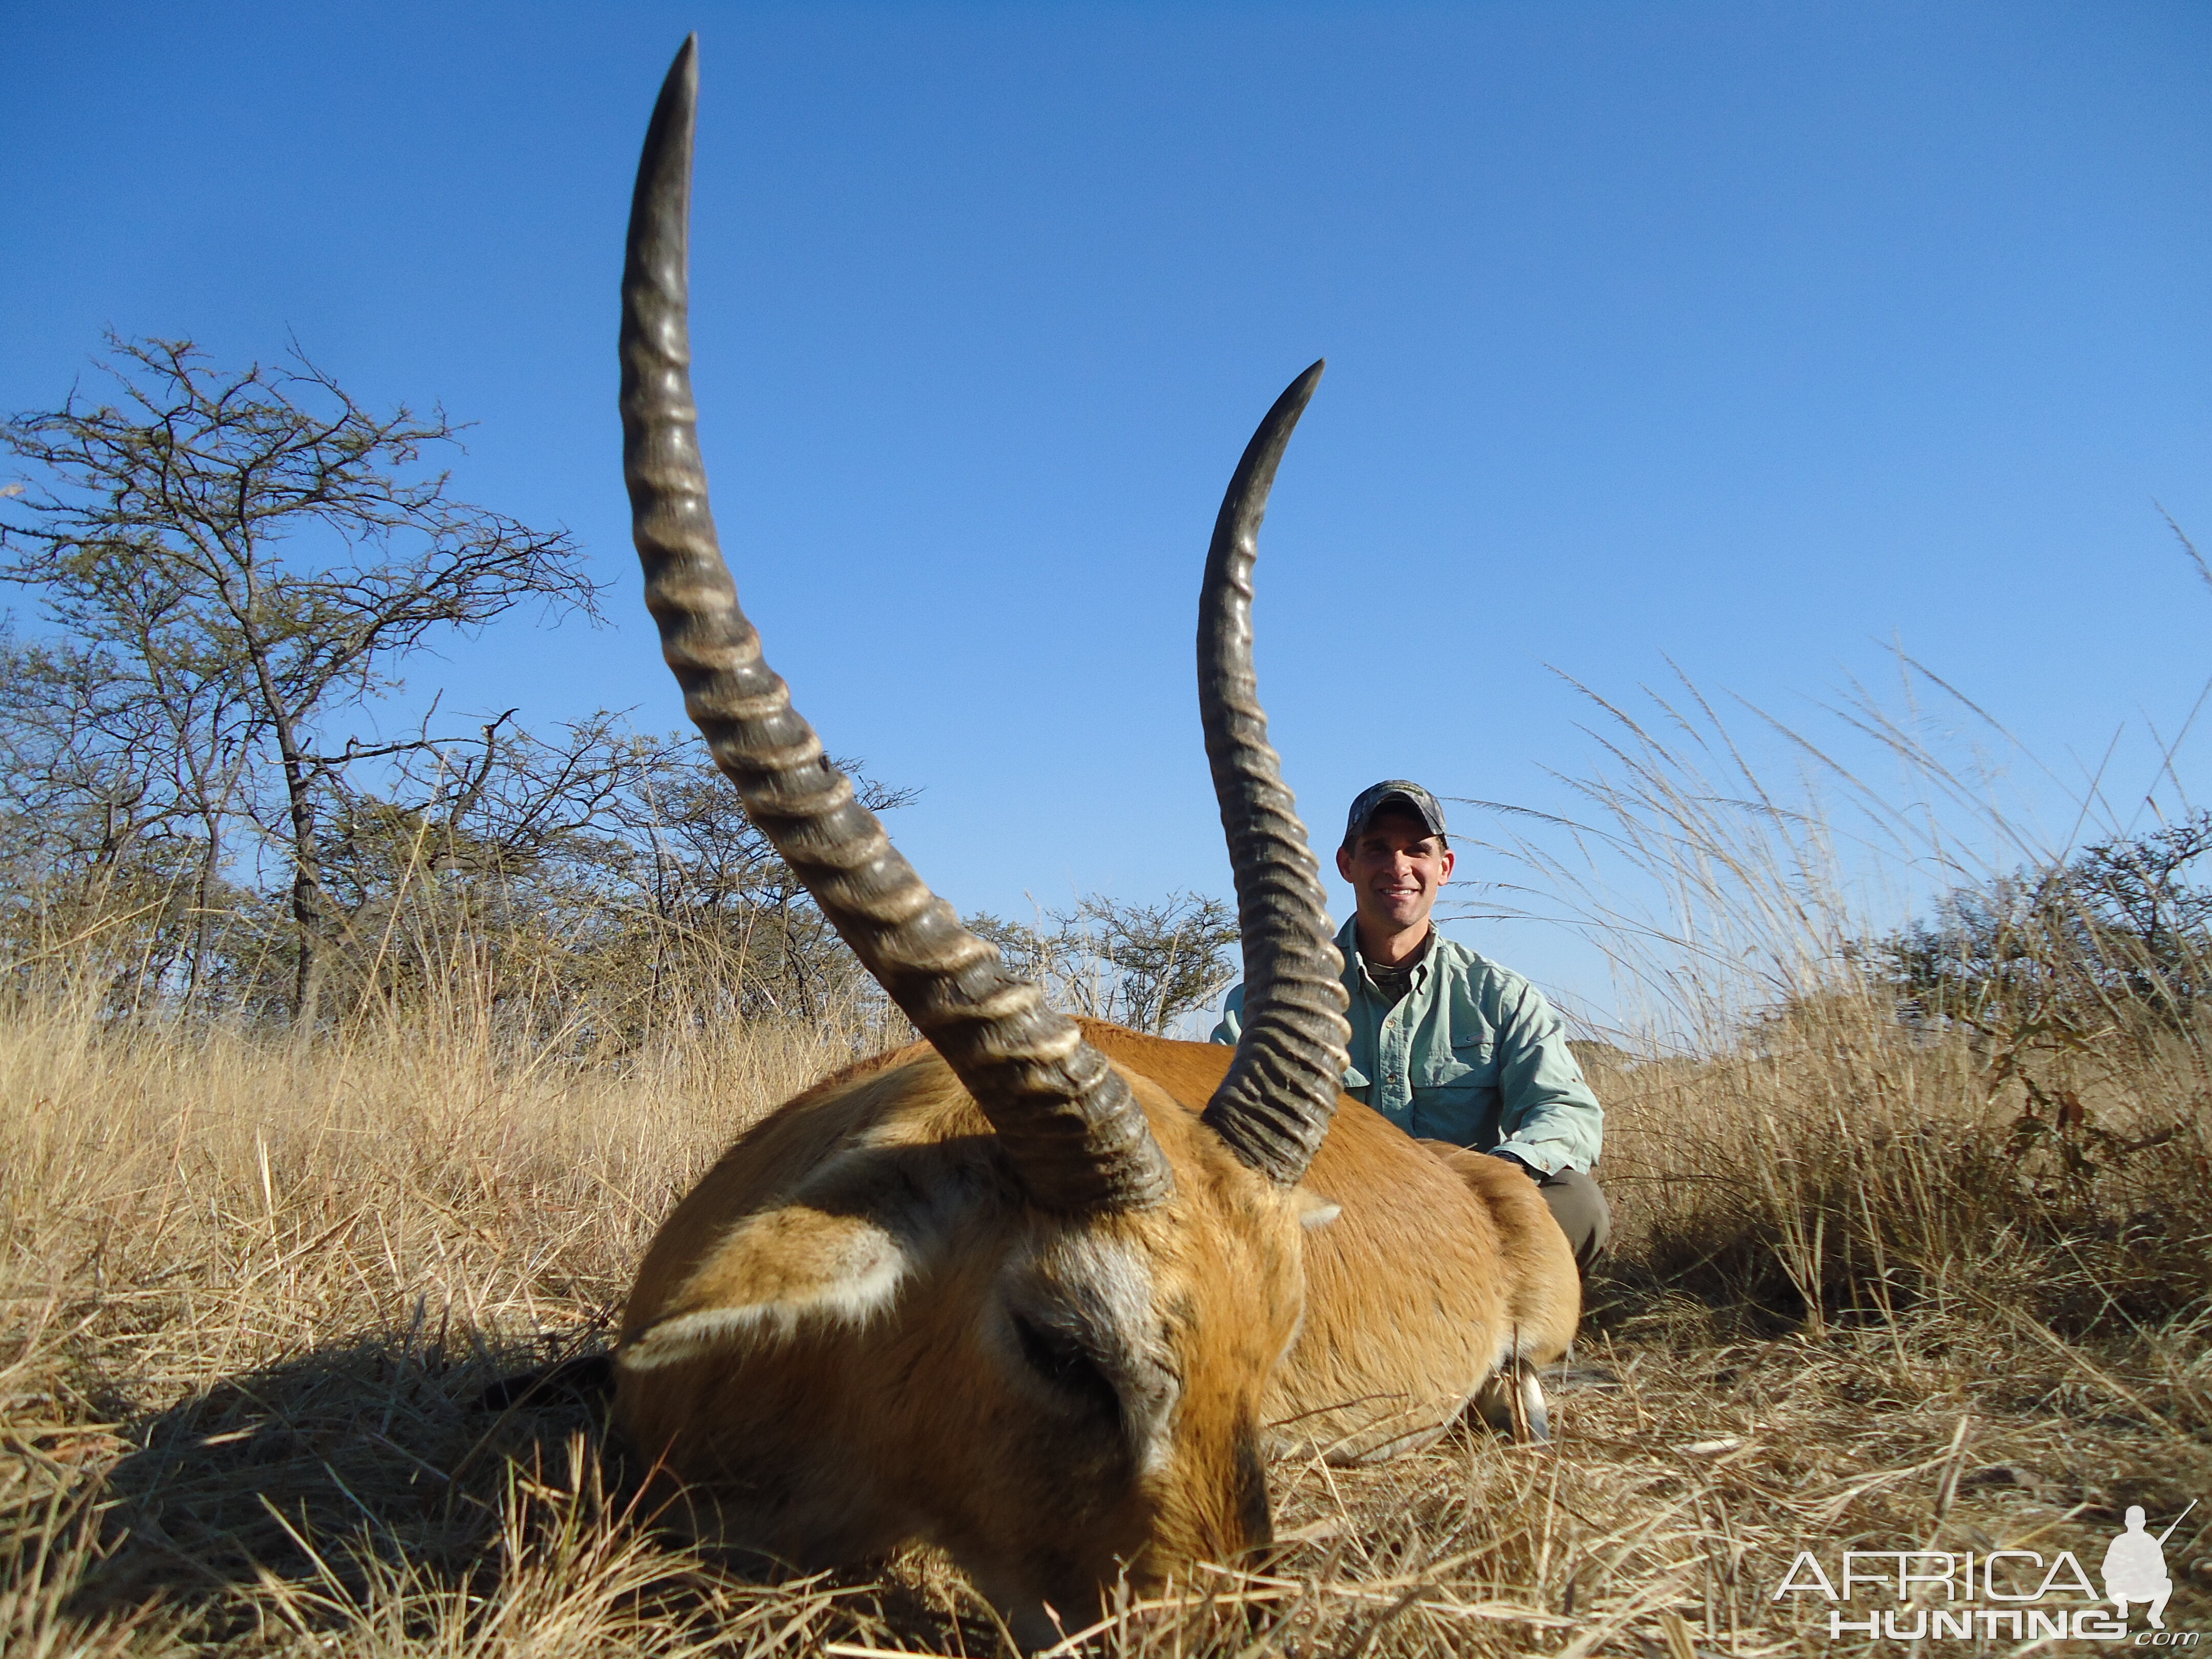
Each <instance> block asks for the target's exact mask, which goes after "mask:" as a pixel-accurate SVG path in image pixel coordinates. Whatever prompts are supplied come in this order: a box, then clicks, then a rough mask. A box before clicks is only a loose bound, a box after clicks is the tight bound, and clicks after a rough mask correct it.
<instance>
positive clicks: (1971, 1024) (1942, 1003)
mask: <svg viewBox="0 0 2212 1659" xmlns="http://www.w3.org/2000/svg"><path fill="white" fill-rule="evenodd" d="M2207 853H2212V811H2198V812H2195V813H2192V814H2191V815H2189V816H2188V817H2185V818H2184V819H2182V820H2181V821H2180V822H2179V823H2174V824H2172V825H2169V826H2167V827H2166V828H2164V829H2159V830H2157V831H2154V832H2153V833H2152V834H2149V835H2146V836H2135V837H2129V838H2117V839H2114V840H2112V841H2106V842H2099V843H2097V844H2096V845H2094V846H2092V847H2089V848H2085V849H2084V850H2083V851H2082V852H2081V853H2079V854H2076V855H2075V857H2073V858H2072V859H2070V860H2067V861H2065V862H2064V863H2063V864H2057V865H2054V866H2049V867H2047V868H2045V869H2042V870H2033V871H2027V872H2021V873H2019V874H2016V875H2013V876H2009V877H2007V878H2002V879H2000V880H1996V881H1992V882H1990V883H1987V884H1984V885H1982V886H1978V887H1972V888H1963V889H1960V890H1955V891H1954V892H1952V893H1951V894H1949V895H1948V896H1946V898H1945V899H1944V901H1943V902H1942V905H1941V906H1940V907H1939V908H1938V909H1937V912H1936V915H1935V917H1934V918H1933V919H1932V920H1929V921H1923V922H1920V923H1917V924H1916V925H1914V926H1912V927H1908V928H1905V929H1902V930H1900V931H1899V932H1897V933H1892V934H1889V935H1887V936H1886V937H1884V938H1881V939H1875V940H1872V941H1870V942H1867V943H1865V944H1863V945H1860V946H1859V947H1857V950H1858V954H1859V955H1860V957H1861V959H1862V960H1863V962H1864V963H1865V964H1866V965H1867V967H1868V968H1869V969H1870V971H1871V973H1872V975H1873V976H1874V979H1875V983H1876V984H1877V985H1878V986H1880V987H1882V988H1883V989H1884V990H1886V991H1887V993H1888V994H1891V995H1893V997H1894V998H1895V999H1896V1001H1897V1006H1898V1007H1899V1010H1900V1012H1902V1014H1903V1015H1904V1016H1905V1018H1908V1019H1909V1020H1911V1021H1914V1022H1917V1023H1920V1024H1926V1025H1929V1026H1937V1027H1942V1028H1944V1029H1948V1030H1960V1031H1963V1032H1965V1033H1966V1034H1967V1035H1968V1036H1970V1037H1971V1038H1972V1041H1973V1042H1975V1044H1976V1045H1977V1047H1978V1048H1979V1049H1980V1050H1981V1051H1982V1052H1983V1053H1984V1054H1985V1055H1986V1056H1987V1058H1988V1060H1989V1062H1990V1065H1991V1066H1992V1067H1993V1068H1994V1069H1995V1071H1996V1073H1997V1076H1998V1078H1999V1079H2000V1080H2001V1079H2002V1078H2005V1077H2009V1076H2014V1075H2021V1076H2023V1077H2024V1076H2025V1075H2026V1073H2025V1072H2024V1071H2023V1067H2024V1066H2025V1065H2026V1063H2027V1060H2028V1059H2029V1057H2030V1056H2032V1055H2035V1054H2045V1055H2068V1054H2081V1053H2083V1052H2085V1051H2086V1050H2087V1049H2088V1048H2091V1047H2092V1046H2093V1045H2095V1044H2099V1043H2101V1042H2107V1041H2109V1040H2111V1039H2112V1038H2114V1037H2116V1036H2125V1037H2134V1038H2142V1037H2144V1036H2148V1035H2151V1034H2153V1033H2155V1032H2161V1031H2162V1032H2169V1033H2175V1034H2179V1035H2180V1036H2183V1037H2185V1039H2190V1040H2192V1041H2193V1040H2196V1039H2197V1029H2196V1028H2197V1022H2196V1019H2195V1015H2196V1012H2197V1009H2198V1007H2199V1006H2200V1005H2202V1004H2203V1002H2204V1000H2205V999H2206V997H2207V995H2208V994H2212V887H2206V886H2202V885H2197V884H2192V883H2191V882H2190V881H2189V880H2188V879H2187V877H2188V875H2189V873H2190V872H2191V866H2192V865H2194V864H2195V862H2196V861H2197V860H2199V859H2201V858H2203V856H2204V855H2205V854H2207ZM2029 1081H2030V1082H2031V1084H2032V1083H2033V1079H2029Z"/></svg>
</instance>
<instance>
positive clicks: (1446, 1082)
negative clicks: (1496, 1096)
mask: <svg viewBox="0 0 2212 1659" xmlns="http://www.w3.org/2000/svg"><path fill="white" fill-rule="evenodd" d="M1413 1086H1414V1087H1416V1088H1418V1089H1470V1088H1492V1089H1494V1088H1496V1087H1497V1086H1498V1046H1497V1044H1496V1043H1495V1042H1492V1040H1491V1039H1490V1038H1488V1037H1486V1036H1480V1037H1468V1038H1467V1039H1465V1040H1464V1041H1462V1042H1455V1043H1453V1044H1451V1045H1450V1046H1449V1048H1447V1047H1444V1046H1443V1045H1441V1044H1439V1045H1438V1046H1437V1048H1434V1049H1432V1050H1431V1051H1430V1052H1429V1053H1428V1054H1424V1055H1422V1056H1421V1063H1420V1065H1419V1066H1418V1067H1416V1068H1415V1070H1414V1073H1413Z"/></svg>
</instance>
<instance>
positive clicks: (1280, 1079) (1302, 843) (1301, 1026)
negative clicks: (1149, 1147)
mask: <svg viewBox="0 0 2212 1659" xmlns="http://www.w3.org/2000/svg"><path fill="white" fill-rule="evenodd" d="M1323 366H1324V365H1323V364H1322V363H1316V364H1315V365H1314V366H1313V367H1312V368H1310V369H1308V370H1306V372H1305V373H1304V374H1301V375H1299V376H1298V378H1297V380H1293V381H1291V384H1290V386H1289V388H1288V389H1287V390H1285V392H1284V393H1283V395H1282V396H1281V397H1279V398H1276V399H1275V406H1274V407H1273V409H1271V410H1268V411H1267V418H1266V419H1265V420H1263V421H1261V422H1260V429H1259V430H1258V431H1257V432H1255V433H1254V434H1253V435H1252V441H1251V442H1250V443H1249V444H1247V445H1246V446H1245V447H1244V459H1243V460H1241V461H1239V462H1238V463H1237V476H1236V477H1233V478H1231V480H1230V482H1229V493H1228V495H1225V496H1224V497H1223V498H1222V502H1221V516H1220V517H1219V518H1218V519H1217V520H1214V525H1213V544H1212V547H1210V548H1208V549H1207V550H1206V585H1205V586H1204V587H1203V588H1202V589H1201V590H1200V594H1199V601H1198V710H1199V718H1200V720H1201V721H1202V722H1203V723H1204V725H1205V726H1206V760H1207V762H1208V763H1210V764H1211V765H1212V769H1213V793H1214V795H1215V797H1216V798H1217V799H1218V800H1219V801H1220V803H1221V828H1222V829H1223V831H1224V833H1225V834H1226V835H1227V836H1228V837H1229V862H1230V866H1231V869H1232V870H1233V871H1234V872H1236V881H1237V920H1238V921H1239V922H1240V923H1241V924H1242V926H1243V934H1244V1030H1243V1036H1242V1037H1241V1038H1240V1039H1239V1041H1238V1042H1237V1058H1236V1059H1235V1060H1231V1062H1230V1066H1229V1075H1228V1076H1226V1077H1225V1078H1224V1079H1222V1080H1221V1086H1220V1087H1219V1088H1218V1089H1216V1090H1215V1091H1213V1098H1212V1100H1211V1101H1209V1102H1208V1103H1206V1121H1207V1122H1208V1123H1210V1124H1212V1126H1213V1127H1214V1129H1215V1130H1216V1131H1217V1132H1218V1133H1219V1134H1220V1136H1221V1138H1222V1139H1224V1140H1225V1141H1227V1142H1228V1143H1229V1145H1230V1146H1231V1149H1232V1150H1233V1151H1234V1152H1236V1154H1237V1157H1238V1158H1242V1159H1243V1161H1244V1162H1245V1163H1246V1164H1249V1165H1250V1166H1251V1167H1252V1168H1253V1169H1255V1170H1259V1171H1260V1172H1261V1174H1262V1175H1267V1176H1273V1178H1274V1179H1275V1180H1277V1181H1279V1182H1285V1184H1287V1183H1289V1182H1294V1181H1297V1179H1299V1177H1301V1176H1304V1174H1305V1172H1306V1166H1307V1165H1308V1164H1311V1163H1312V1162H1313V1158H1314V1154H1315V1153H1316V1152H1319V1151H1320V1150H1321V1143H1322V1139H1324V1138H1325V1137H1326V1136H1327V1135H1328V1126H1329V1121H1330V1120H1331V1119H1332V1118H1334V1116H1335V1115H1336V1097H1337V1092H1338V1091H1339V1090H1340V1088H1341V1087H1342V1086H1343V1082H1344V1066H1345V1044H1346V1042H1347V1041H1348V1040H1349V1038H1350V1036H1351V1028H1350V1027H1349V1026H1347V1025H1346V1024H1345V1019H1344V1011H1345V1007H1346V996H1345V991H1344V981H1343V978H1342V975H1343V972H1344V958H1343V957H1342V956H1341V955H1340V953H1339V951H1337V948H1336V943H1335V940H1334V939H1333V938H1332V937H1331V936H1330V932H1329V926H1328V906H1327V903H1326V901H1325V899H1324V897H1323V895H1322V887H1321V872H1320V866H1318V865H1316V863H1315V862H1314V855H1313V852H1312V849H1311V848H1309V847H1308V846H1307V845H1306V827H1305V825H1304V824H1303V823H1299V822H1298V815H1297V802H1296V801H1295V800H1294V799H1291V792H1290V790H1289V788H1288V787H1286V786H1285V784H1284V782H1283V769H1282V763H1281V762H1280V761H1279V759H1278V758H1277V757H1276V755H1275V751H1274V750H1273V748H1272V747H1270V746H1269V744H1268V742H1267V711H1266V710H1264V709H1262V708H1261V707H1260V691H1259V685H1258V683H1257V681H1256V680H1255V678H1254V676H1253V671H1252V567H1253V564H1254V562H1255V561H1257V559H1258V558H1259V556H1260V521H1261V520H1262V519H1264V518H1266V517H1267V492H1268V491H1269V490H1270V489H1273V488H1274V483H1275V468H1276V466H1277V465H1279V463H1280V462H1281V460H1282V459H1283V451H1284V450H1285V448H1287V447H1289V445H1290V441H1291V431H1292V430H1293V429H1294V428H1296V427H1297V423H1298V416H1301V415H1303V414H1304V413H1305V408H1306V404H1307V401H1308V400H1309V399H1310V398H1312V396H1313V393H1314V388H1315V387H1316V386H1318V385H1320V384H1321V372H1322V368H1323Z"/></svg>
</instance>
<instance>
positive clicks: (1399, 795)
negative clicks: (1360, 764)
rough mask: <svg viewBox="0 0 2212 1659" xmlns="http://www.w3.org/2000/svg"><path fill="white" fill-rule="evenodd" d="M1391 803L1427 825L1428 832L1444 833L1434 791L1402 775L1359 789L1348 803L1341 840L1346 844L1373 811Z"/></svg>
mask: <svg viewBox="0 0 2212 1659" xmlns="http://www.w3.org/2000/svg"><path fill="white" fill-rule="evenodd" d="M1391 807H1395V808H1397V809H1399V810H1400V811H1406V812H1411V813H1412V814H1413V816H1414V817H1417V818H1419V819H1420V821H1421V822H1422V823H1425V824H1426V825H1428V827H1429V833H1430V834H1431V835H1432V836H1441V835H1442V834H1443V833H1444V809H1443V807H1442V806H1440V805H1437V798H1436V797H1435V796H1434V795H1432V794H1431V793H1429V792H1428V791H1427V790H1425V789H1424V788H1422V787H1421V786H1420V785H1419V784H1418V783H1412V782H1408V781H1407V780H1406V779H1404V778H1385V779H1383V781H1382V782H1380V783H1377V784H1372V785H1370V786H1369V787H1367V788H1364V789H1363V790H1361V791H1360V792H1359V798H1358V799H1357V800H1355V801H1353V802H1352V811H1351V814H1350V816H1348V817H1346V819H1345V821H1344V844H1345V845H1346V846H1347V847H1349V846H1350V845H1351V844H1352V842H1355V841H1357V840H1358V839H1359V836H1360V834H1361V832H1362V831H1363V830H1364V829H1366V828H1367V826H1368V824H1369V823H1371V822H1373V820H1374V817H1375V815H1376V813H1377V812H1381V811H1386V810H1388V809H1389V808H1391Z"/></svg>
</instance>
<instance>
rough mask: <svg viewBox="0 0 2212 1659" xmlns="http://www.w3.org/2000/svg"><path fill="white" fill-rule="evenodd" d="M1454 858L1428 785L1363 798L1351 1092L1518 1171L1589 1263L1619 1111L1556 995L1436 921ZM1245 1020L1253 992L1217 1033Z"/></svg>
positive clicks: (1234, 998)
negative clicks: (1595, 1077)
mask: <svg viewBox="0 0 2212 1659" xmlns="http://www.w3.org/2000/svg"><path fill="white" fill-rule="evenodd" d="M1455 862H1456V860H1455V858H1454V856H1453V854H1452V850H1451V846H1450V844H1449V842H1448V841H1447V840H1446V839H1445V835H1444V813H1443V807H1442V806H1440V805H1437V798H1436V797H1435V796H1434V795H1431V793H1429V792H1428V791H1427V790H1425V789H1424V788H1422V787H1421V786H1420V785H1419V784H1418V783H1408V782H1407V781H1406V780H1404V779H1403V778H1391V779H1388V780H1386V781H1383V782H1382V783H1378V784H1376V785H1375V787H1372V788H1371V789H1367V790H1364V791H1363V792H1362V793H1361V794H1360V796H1359V799H1357V800H1355V801H1353V802H1352V811H1351V814H1350V816H1349V817H1348V818H1347V819H1346V823H1345V828H1344V844H1343V845H1342V846H1341V847H1340V848H1337V853H1336V869H1337V873H1338V874H1339V875H1340V876H1342V877H1343V878H1345V879H1346V881H1348V882H1350V883H1351V884H1352V899H1353V905H1354V908H1353V911H1352V920H1351V921H1347V922H1346V923H1345V925H1344V928H1343V931H1342V932H1341V933H1339V934H1338V935H1337V937H1336V943H1337V948H1338V949H1339V950H1340V951H1343V952H1344V986H1345V989H1346V990H1347V991H1349V992H1350V993H1351V994H1352V1006H1351V1009H1350V1011H1349V1012H1350V1018H1351V1020H1352V1048H1351V1065H1350V1066H1349V1067H1348V1068H1347V1069H1346V1072H1345V1074H1344V1088H1345V1092H1346V1093H1347V1094H1349V1095H1351V1096H1352V1097H1354V1098H1355V1099H1358V1100H1363V1101H1365V1102H1366V1103H1367V1104H1369V1105H1370V1106H1372V1107H1373V1108H1374V1109H1376V1111H1378V1112H1380V1113H1382V1114H1383V1116H1385V1117H1387V1118H1389V1120H1390V1121H1391V1122H1393V1123H1395V1124H1396V1125H1397V1126H1398V1127H1400V1128H1401V1129H1403V1130H1404V1131H1405V1132H1406V1133H1407V1134H1410V1135H1413V1136H1415V1137H1417V1138H1418V1139H1423V1140H1433V1141H1440V1142H1443V1143H1444V1144H1446V1145H1447V1146H1453V1147H1460V1146H1471V1147H1473V1148H1474V1149H1475V1150H1476V1151H1477V1152H1489V1153H1492V1155H1494V1156H1496V1157H1498V1158H1506V1159H1510V1161H1511V1162H1513V1163H1515V1164H1519V1165H1520V1166H1521V1167H1522V1169H1524V1170H1527V1171H1528V1175H1529V1176H1530V1178H1531V1179H1532V1180H1534V1182H1536V1183H1537V1185H1538V1186H1539V1187H1540V1188H1542V1191H1543V1194H1544V1201H1545V1202H1546V1203H1547V1204H1548V1205H1550V1206H1551V1209H1552V1214H1553V1218H1556V1219H1557V1220H1558V1222H1559V1227H1560V1230H1561V1231H1563V1232H1565V1234H1566V1236H1567V1242H1568V1243H1570V1244H1571V1245H1572V1246H1573V1247H1574V1252H1575V1260H1576V1261H1577V1263H1578V1264H1580V1265H1581V1266H1582V1267H1584V1268H1587V1267H1589V1262H1590V1259H1591V1258H1592V1257H1593V1256H1595V1255H1596V1254H1597V1252H1598V1250H1599V1249H1601V1248H1602V1247H1603V1245H1604V1243H1605V1239H1606V1234H1607V1232H1608V1231H1610V1229H1611V1225H1612V1218H1611V1216H1610V1214H1609V1212H1607V1207H1606V1202H1605V1195H1604V1194H1602V1193H1601V1192H1600V1191H1599V1190H1598V1187H1597V1183H1596V1182H1595V1181H1593V1180H1591V1179H1590V1176H1589V1171H1590V1170H1592V1169H1593V1168H1594V1167H1595V1165H1596V1164H1597V1155H1598V1147H1599V1144H1600V1141H1601V1139H1602V1135H1603V1131H1604V1124H1605V1113H1604V1111H1603V1109H1601V1108H1600V1106H1599V1105H1598V1103H1597V1097H1596V1096H1595V1095H1593V1094H1592V1093H1591V1092H1590V1089H1589V1084H1587V1083H1585V1082H1584V1081H1583V1072H1582V1067H1581V1066H1578V1065H1577V1064H1576V1062H1575V1057H1574V1055H1573V1054H1571V1053H1570V1052H1569V1051H1568V1048H1567V1035H1566V1028H1565V1026H1564V1025H1563V1024H1561V1023H1560V1021H1559V1015H1558V1014H1556V1013H1554V1012H1553V1010H1552V1005H1551V1004H1550V1003H1548V1002H1547V1001H1546V1000H1544V994H1543V993H1542V992H1541V991H1539V990H1538V989H1537V988H1536V987H1534V986H1533V985H1531V984H1529V983H1528V981H1527V980H1525V979H1522V977H1521V976H1520V975H1518V974H1515V973H1512V972H1510V971H1508V970H1507V969H1504V968H1501V967H1499V966H1498V964H1497V963H1494V962H1491V961H1488V960H1487V959H1486V958H1485V957H1480V956H1477V955H1476V954H1475V953H1474V951H1470V950H1468V948H1467V947H1466V946H1465V945H1459V944H1456V943H1455V942H1454V941H1452V940H1450V939H1446V938H1444V937H1443V934H1441V933H1438V932H1437V929H1436V925H1435V923H1434V922H1433V921H1431V920H1430V913H1431V911H1433V910H1434V909H1435V908H1436V905H1437V894H1438V893H1439V892H1441V891H1442V890H1443V885H1444V884H1445V883H1446V882H1448V881H1449V880H1450V879H1451V873H1452V866H1453V865H1454V864H1455ZM1243 1017H1244V987H1243V986H1241V985H1240V986H1237V987H1236V988H1235V989H1233V990H1231V992H1230V994H1229V998H1228V1000H1227V1001H1226V1002H1225V1004H1224V1005H1223V1007H1222V1012H1221V1024H1218V1026H1216V1027H1215V1028H1214V1031H1213V1040H1214V1041H1215V1042H1225V1043H1230V1044H1234V1043H1235V1042H1236V1041H1237V1033H1238V1032H1239V1031H1240V1030H1242V1029H1243Z"/></svg>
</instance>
